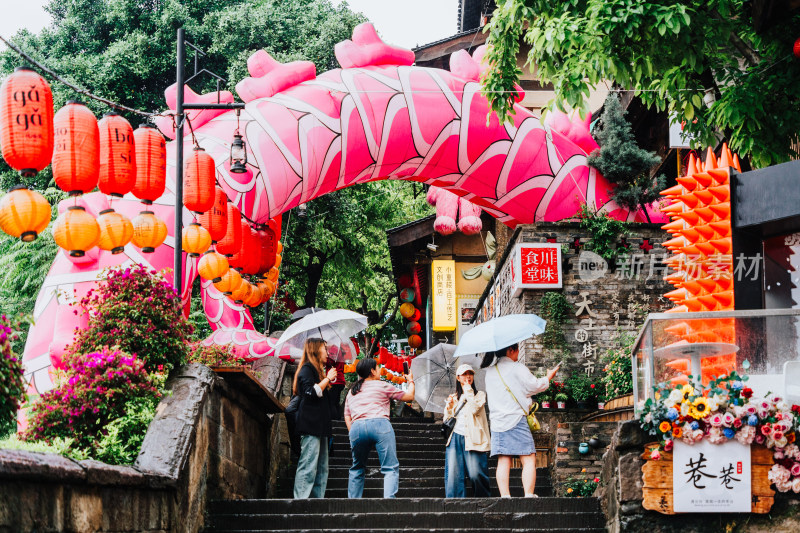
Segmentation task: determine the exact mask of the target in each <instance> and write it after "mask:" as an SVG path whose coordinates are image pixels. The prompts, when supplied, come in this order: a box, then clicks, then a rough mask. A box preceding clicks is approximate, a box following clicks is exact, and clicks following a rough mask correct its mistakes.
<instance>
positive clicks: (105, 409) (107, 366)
mask: <svg viewBox="0 0 800 533" xmlns="http://www.w3.org/2000/svg"><path fill="white" fill-rule="evenodd" d="M64 363H65V377H64V380H63V383H62V384H61V385H60V386H58V387H56V388H55V389H52V390H50V391H48V392H46V393H44V394H42V395H41V396H40V397H39V400H38V401H37V402H36V403H35V404H34V405H33V407H32V408H31V413H30V420H29V422H28V429H27V430H26V431H25V434H24V438H25V439H26V440H44V441H46V442H49V441H51V440H52V439H54V438H59V437H60V438H71V439H73V446H74V447H76V448H83V449H89V450H90V455H92V454H91V450H95V449H97V447H98V445H99V442H100V439H101V438H102V436H103V435H104V434H105V430H104V428H105V426H106V425H107V424H108V423H109V422H111V421H113V420H116V419H118V418H120V417H123V416H125V414H126V412H125V405H126V403H128V402H130V401H132V400H136V399H157V398H159V397H160V395H161V393H160V385H161V381H162V379H161V377H160V376H158V375H153V376H151V374H150V373H149V372H148V371H147V370H146V368H145V364H144V361H142V360H141V359H139V358H137V357H134V356H132V355H130V354H128V353H125V352H123V351H121V350H112V349H109V348H103V349H101V350H98V351H96V352H91V353H87V354H76V355H68V356H67V357H66V359H65V360H64Z"/></svg>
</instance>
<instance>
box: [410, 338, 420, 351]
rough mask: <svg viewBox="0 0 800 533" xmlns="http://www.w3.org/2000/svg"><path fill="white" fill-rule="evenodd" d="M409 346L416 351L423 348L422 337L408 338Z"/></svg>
mask: <svg viewBox="0 0 800 533" xmlns="http://www.w3.org/2000/svg"><path fill="white" fill-rule="evenodd" d="M408 345H409V346H410V347H411V348H414V349H415V350H416V349H417V348H419V347H420V346H422V337H420V336H419V335H409V336H408Z"/></svg>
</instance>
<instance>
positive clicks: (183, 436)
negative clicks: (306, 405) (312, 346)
mask: <svg viewBox="0 0 800 533" xmlns="http://www.w3.org/2000/svg"><path fill="white" fill-rule="evenodd" d="M273 364H274V365H276V366H274V368H272V369H271V370H273V372H269V373H267V375H266V376H257V375H256V374H254V373H253V372H251V371H249V370H246V369H233V370H228V371H224V372H223V371H220V373H219V374H215V372H213V371H212V370H210V369H208V368H207V367H205V366H202V365H197V364H190V365H187V366H186V367H184V368H182V369H181V371H180V372H179V373H178V374H177V375H176V376H175V377H174V378H173V379H172V380H170V383H169V384H168V387H169V389H170V394H169V395H168V396H167V397H166V398H164V399H163V400H162V401H161V403H159V405H158V409H157V411H156V416H155V419H154V420H153V422H152V423H151V424H150V427H149V429H148V431H147V435H146V436H145V440H144V442H143V444H142V449H141V452H140V454H139V457H138V458H137V460H136V463H135V464H134V466H132V467H131V466H112V465H107V464H104V463H100V462H98V461H92V460H87V461H73V460H71V459H68V458H66V457H62V456H60V455H54V454H42V453H32V452H25V451H19V450H0V502H2V503H0V531H34V530H36V531H181V532H184V531H190V532H193V531H198V530H200V529H201V528H202V526H203V523H204V521H205V505H206V502H207V501H208V500H209V499H229V498H259V497H265V496H267V495H268V493H269V492H270V483H271V481H272V482H274V480H271V479H270V478H271V477H272V476H271V475H270V472H272V471H274V470H275V466H274V465H271V464H270V456H271V453H272V451H273V450H272V449H271V448H272V447H271V444H273V445H274V443H276V442H277V441H278V439H276V438H275V437H274V436H273V434H274V433H275V426H278V425H279V424H273V418H274V413H278V412H280V411H281V410H282V409H283V407H282V405H281V404H280V403H279V402H278V401H277V399H276V398H275V395H274V393H273V391H270V390H269V389H268V388H267V387H265V386H264V385H262V384H261V383H260V381H265V380H266V381H269V380H270V379H271V377H274V374H275V373H277V374H278V377H277V380H276V387H280V385H281V382H282V380H283V371H282V364H283V363H282V362H279V361H277V360H276V361H275V363H273ZM259 377H261V378H262V379H258V378H259ZM275 392H277V391H275ZM277 419H278V420H279V419H282V417H278V418H277Z"/></svg>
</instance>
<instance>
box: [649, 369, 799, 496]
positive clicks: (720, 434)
mask: <svg viewBox="0 0 800 533" xmlns="http://www.w3.org/2000/svg"><path fill="white" fill-rule="evenodd" d="M747 379H748V378H747V376H740V375H739V374H737V373H736V372H731V373H730V374H729V375H727V376H723V377H721V378H718V379H715V380H712V381H711V382H710V383H709V384H708V386H707V387H702V386H698V385H696V384H695V385H691V384H685V385H676V386H675V387H669V386H667V385H666V384H660V385H659V387H658V388H657V391H656V398H659V400H655V401H654V400H653V399H648V400H646V401H644V402H640V404H639V405H638V406H637V412H638V416H639V421H640V424H641V426H642V429H644V430H645V431H647V432H649V433H650V434H651V435H655V436H657V437H658V438H659V439H660V441H661V445H662V446H663V448H664V449H665V450H666V451H670V450H671V449H672V447H673V443H674V440H675V439H681V440H682V441H683V442H684V443H686V444H694V443H695V442H699V441H701V440H702V439H707V440H708V441H709V442H710V443H712V444H721V443H724V442H727V441H728V440H732V439H736V440H737V441H739V442H740V443H742V444H745V445H750V444H752V443H756V444H763V445H765V446H766V447H768V448H770V449H772V450H773V453H774V458H775V461H776V463H777V464H775V465H774V466H773V467H772V469H771V470H770V472H769V479H770V481H771V482H772V483H774V484H775V486H776V488H777V489H778V490H779V491H781V492H787V491H789V490H793V491H794V492H798V493H800V448H798V447H797V445H796V444H794V442H795V439H796V432H797V430H798V429H799V428H800V419H799V418H798V416H800V406H797V405H793V406H791V407H790V406H789V405H787V404H786V402H784V401H783V400H782V399H781V398H779V397H777V396H774V395H773V396H769V397H767V398H759V397H756V396H754V393H753V390H752V389H750V388H749V387H746V386H745V383H746V382H747ZM659 458H660V453H659V451H658V449H655V450H653V452H652V453H651V459H654V460H657V459H659Z"/></svg>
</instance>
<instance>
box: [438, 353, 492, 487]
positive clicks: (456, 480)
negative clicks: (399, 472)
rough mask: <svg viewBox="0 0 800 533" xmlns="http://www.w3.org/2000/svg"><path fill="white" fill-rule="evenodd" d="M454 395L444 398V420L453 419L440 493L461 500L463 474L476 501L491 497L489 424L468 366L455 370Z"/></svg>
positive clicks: (484, 398) (484, 402) (484, 401)
mask: <svg viewBox="0 0 800 533" xmlns="http://www.w3.org/2000/svg"><path fill="white" fill-rule="evenodd" d="M456 379H457V380H458V383H456V392H455V393H453V394H451V395H450V396H449V397H448V398H447V404H446V405H445V411H444V419H445V420H448V419H450V418H452V417H453V416H455V417H456V425H455V428H453V432H452V433H451V434H450V438H449V439H448V440H447V444H446V448H445V455H444V493H445V497H447V498H464V497H465V496H466V490H465V487H464V472H465V471H466V473H467V475H468V476H469V479H470V481H472V487H473V491H474V496H475V497H476V498H488V497H489V496H491V491H490V489H489V456H488V452H489V448H490V443H489V424H488V422H487V421H486V407H485V405H486V393H484V392H483V391H478V389H476V388H475V371H474V370H473V368H472V367H471V366H470V365H468V364H463V365H460V366H459V367H458V369H457V370H456Z"/></svg>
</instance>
